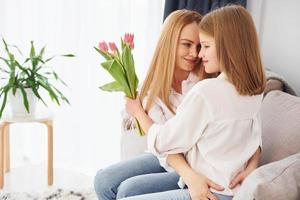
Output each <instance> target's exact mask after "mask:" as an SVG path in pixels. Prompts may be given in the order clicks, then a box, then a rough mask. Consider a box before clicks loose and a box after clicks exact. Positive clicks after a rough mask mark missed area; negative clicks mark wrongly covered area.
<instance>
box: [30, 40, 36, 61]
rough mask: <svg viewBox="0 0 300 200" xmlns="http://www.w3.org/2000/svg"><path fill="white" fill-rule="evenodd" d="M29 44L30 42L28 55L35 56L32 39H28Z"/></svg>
mask: <svg viewBox="0 0 300 200" xmlns="http://www.w3.org/2000/svg"><path fill="white" fill-rule="evenodd" d="M30 44H31V48H30V55H29V57H30V58H33V57H35V49H34V44H33V41H30Z"/></svg>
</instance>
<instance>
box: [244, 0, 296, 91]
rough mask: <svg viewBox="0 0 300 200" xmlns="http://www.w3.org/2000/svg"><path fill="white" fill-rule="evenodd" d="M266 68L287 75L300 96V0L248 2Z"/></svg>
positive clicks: (287, 78)
mask: <svg viewBox="0 0 300 200" xmlns="http://www.w3.org/2000/svg"><path fill="white" fill-rule="evenodd" d="M247 8H248V10H249V11H250V13H251V14H252V16H253V19H254V21H255V24H256V27H257V30H258V34H259V38H260V45H261V51H262V57H263V62H264V65H265V67H267V68H270V69H271V70H272V71H274V72H276V73H278V74H280V75H282V76H284V77H285V78H286V80H287V81H288V83H289V84H290V85H291V86H292V87H293V89H295V90H296V92H297V94H298V95H300V1H299V0H248V2H247Z"/></svg>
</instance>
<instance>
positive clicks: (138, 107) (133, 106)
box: [125, 96, 144, 117]
mask: <svg viewBox="0 0 300 200" xmlns="http://www.w3.org/2000/svg"><path fill="white" fill-rule="evenodd" d="M125 101H126V102H125V108H126V111H127V113H129V114H130V115H132V116H134V117H136V116H137V114H138V113H139V112H141V111H142V112H144V109H143V107H142V104H141V101H140V98H139V96H137V97H136V99H131V98H128V97H125Z"/></svg>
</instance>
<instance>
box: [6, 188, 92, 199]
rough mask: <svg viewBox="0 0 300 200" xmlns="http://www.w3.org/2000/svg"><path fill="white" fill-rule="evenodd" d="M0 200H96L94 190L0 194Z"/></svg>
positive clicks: (55, 190)
mask: <svg viewBox="0 0 300 200" xmlns="http://www.w3.org/2000/svg"><path fill="white" fill-rule="evenodd" d="M0 200H97V196H96V193H95V192H94V190H93V189H92V188H91V189H85V190H80V191H73V190H64V189H60V188H59V189H53V190H49V191H46V192H43V193H41V194H29V193H26V192H12V193H9V192H3V193H2V192H1V193H0Z"/></svg>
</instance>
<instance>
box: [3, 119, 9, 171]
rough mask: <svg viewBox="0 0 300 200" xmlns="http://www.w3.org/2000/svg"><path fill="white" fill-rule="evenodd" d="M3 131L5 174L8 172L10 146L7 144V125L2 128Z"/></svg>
mask: <svg viewBox="0 0 300 200" xmlns="http://www.w3.org/2000/svg"><path fill="white" fill-rule="evenodd" d="M3 131H4V158H5V166H4V170H5V172H9V170H10V144H9V123H7V124H6V125H5V126H4V127H3Z"/></svg>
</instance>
